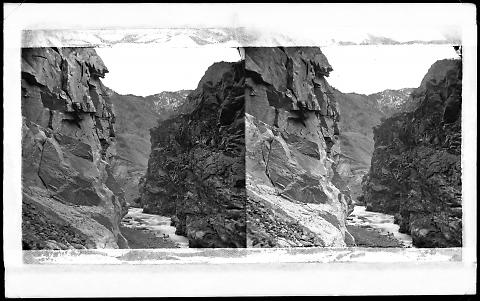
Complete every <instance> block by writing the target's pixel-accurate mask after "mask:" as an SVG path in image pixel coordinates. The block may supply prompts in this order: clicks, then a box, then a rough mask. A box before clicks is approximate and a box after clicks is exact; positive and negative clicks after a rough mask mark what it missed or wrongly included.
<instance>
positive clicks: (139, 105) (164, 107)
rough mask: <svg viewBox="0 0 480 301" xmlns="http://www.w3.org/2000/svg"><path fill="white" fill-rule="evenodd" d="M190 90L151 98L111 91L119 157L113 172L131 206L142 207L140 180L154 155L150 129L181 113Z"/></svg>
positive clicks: (115, 160) (113, 166)
mask: <svg viewBox="0 0 480 301" xmlns="http://www.w3.org/2000/svg"><path fill="white" fill-rule="evenodd" d="M188 91H189V90H180V91H176V92H162V93H159V94H155V95H150V96H147V97H142V96H135V95H130V94H129V95H120V94H118V93H116V92H114V91H113V90H110V89H108V95H109V98H110V101H111V102H112V104H113V105H114V107H113V108H114V112H115V116H116V117H117V118H116V123H115V134H116V140H117V143H116V148H117V154H116V155H115V156H114V159H113V160H112V171H113V174H114V176H115V178H116V179H117V181H118V182H119V184H120V185H121V186H122V188H123V190H124V191H125V199H126V201H127V203H129V204H130V205H133V206H138V205H139V204H138V203H137V202H136V201H138V200H139V199H140V193H139V190H138V184H139V179H140V178H141V177H143V176H144V175H145V172H146V171H147V164H148V157H149V156H150V149H151V144H150V129H151V128H153V127H155V126H156V125H157V124H158V122H161V121H163V120H165V119H168V118H170V117H171V116H173V115H176V114H177V109H178V108H179V107H180V106H181V105H182V104H183V103H184V102H185V99H186V98H187V95H188V94H187V93H188Z"/></svg>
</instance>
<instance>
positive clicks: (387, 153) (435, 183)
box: [363, 60, 462, 247]
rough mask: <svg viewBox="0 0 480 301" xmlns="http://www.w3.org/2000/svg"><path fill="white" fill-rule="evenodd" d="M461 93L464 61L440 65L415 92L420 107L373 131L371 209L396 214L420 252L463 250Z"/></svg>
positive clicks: (367, 183)
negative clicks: (426, 249) (429, 249)
mask: <svg viewBox="0 0 480 301" xmlns="http://www.w3.org/2000/svg"><path fill="white" fill-rule="evenodd" d="M461 92H462V65H461V61H460V60H442V61H438V62H436V63H435V64H434V65H433V66H432V67H431V68H430V70H429V71H428V73H427V75H426V76H425V78H424V80H423V81H422V83H421V85H420V87H419V88H418V89H416V90H415V91H413V92H412V97H413V101H414V103H415V104H417V105H416V108H415V109H414V110H413V111H412V112H407V113H402V114H397V115H395V116H393V117H392V118H389V119H387V120H385V121H384V122H383V123H382V124H381V125H380V126H378V127H376V128H375V129H374V140H375V150H374V153H373V158H372V163H371V169H370V172H369V174H368V176H367V177H366V178H365V180H364V187H363V190H364V198H365V202H366V205H367V210H372V211H380V212H386V213H391V214H395V216H396V222H397V223H399V225H400V231H402V232H404V233H409V234H411V235H412V238H413V244H414V245H415V246H417V247H458V246H461V245H462V199H461V184H462V183H461V161H460V158H461V156H460V152H461V102H462V100H461Z"/></svg>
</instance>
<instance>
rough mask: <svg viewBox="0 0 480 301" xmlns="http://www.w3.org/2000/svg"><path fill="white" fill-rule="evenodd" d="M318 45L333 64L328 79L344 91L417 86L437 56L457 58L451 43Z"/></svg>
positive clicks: (376, 90) (368, 92) (375, 90)
mask: <svg viewBox="0 0 480 301" xmlns="http://www.w3.org/2000/svg"><path fill="white" fill-rule="evenodd" d="M321 49H322V52H323V54H325V56H326V57H327V59H328V61H329V63H330V65H332V68H333V71H332V72H330V76H329V77H328V78H327V81H328V82H329V83H330V85H332V86H333V87H335V88H337V89H338V90H340V91H342V92H344V93H350V92H355V93H360V94H372V93H377V92H380V91H383V90H386V89H401V88H417V87H418V86H419V85H420V82H421V81H422V79H423V77H424V76H425V74H426V73H427V71H428V69H429V68H430V66H431V65H432V64H433V63H435V62H436V61H437V60H441V59H446V58H458V56H457V54H456V52H455V50H454V49H453V47H452V46H450V45H420V44H417V45H351V46H329V47H322V48H321Z"/></svg>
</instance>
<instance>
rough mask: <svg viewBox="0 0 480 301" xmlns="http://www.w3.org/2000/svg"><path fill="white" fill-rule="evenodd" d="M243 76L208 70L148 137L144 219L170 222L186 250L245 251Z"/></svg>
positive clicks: (218, 67)
mask: <svg viewBox="0 0 480 301" xmlns="http://www.w3.org/2000/svg"><path fill="white" fill-rule="evenodd" d="M244 71H245V70H244V63H243V62H238V63H226V62H220V63H215V64H214V65H212V66H211V67H210V68H209V69H208V70H207V71H206V73H205V75H204V76H203V78H202V79H201V81H200V83H199V85H198V87H197V89H196V90H195V91H193V92H192V93H191V94H189V96H188V98H187V100H186V102H185V103H184V104H183V105H182V106H181V107H179V108H178V109H179V112H181V114H180V115H178V116H176V117H174V118H171V119H167V120H165V121H163V122H160V123H159V125H158V126H157V127H155V128H154V129H152V130H151V132H150V135H151V144H152V150H151V154H150V158H149V160H148V169H147V173H146V175H145V178H144V179H143V181H142V182H141V183H140V190H141V203H142V206H143V208H144V212H146V213H156V214H160V215H164V216H172V217H173V218H172V220H173V221H174V222H175V226H176V228H177V234H180V235H184V236H187V237H188V239H189V245H190V247H245V246H246V229H245V227H246V221H245V202H246V193H245V122H244Z"/></svg>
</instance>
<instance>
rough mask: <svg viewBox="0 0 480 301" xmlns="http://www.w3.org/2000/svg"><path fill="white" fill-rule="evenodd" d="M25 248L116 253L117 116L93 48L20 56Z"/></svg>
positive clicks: (120, 207) (121, 207)
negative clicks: (112, 163) (114, 164)
mask: <svg viewBox="0 0 480 301" xmlns="http://www.w3.org/2000/svg"><path fill="white" fill-rule="evenodd" d="M21 69H22V84H21V86H22V116H23V124H22V193H23V198H22V205H23V211H22V221H23V222H22V230H23V239H22V241H23V248H24V249H66V248H118V247H125V240H124V238H123V236H122V235H121V234H120V232H119V229H118V225H119V222H120V219H121V217H122V216H123V215H124V213H126V207H125V200H124V196H123V191H122V189H121V187H120V186H119V185H118V183H117V182H116V180H115V179H114V177H113V174H112V170H111V166H110V164H109V162H110V160H111V158H112V156H113V154H114V153H115V149H114V143H113V142H114V137H115V131H114V128H113V123H114V122H115V116H114V114H113V113H112V106H111V103H110V101H109V99H108V96H107V94H106V90H105V87H104V86H103V85H102V82H101V81H100V78H101V77H104V75H105V73H107V72H108V70H107V68H106V67H105V66H104V64H103V62H102V60H101V59H100V57H98V56H97V54H96V53H95V51H94V50H93V49H89V48H25V49H22V66H21Z"/></svg>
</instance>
